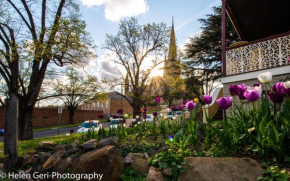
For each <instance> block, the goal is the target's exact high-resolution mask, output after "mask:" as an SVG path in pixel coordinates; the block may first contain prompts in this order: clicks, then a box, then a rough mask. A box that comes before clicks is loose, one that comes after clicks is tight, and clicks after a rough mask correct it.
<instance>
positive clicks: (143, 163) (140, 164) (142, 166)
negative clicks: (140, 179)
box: [130, 158, 149, 175]
mask: <svg viewBox="0 0 290 181" xmlns="http://www.w3.org/2000/svg"><path fill="white" fill-rule="evenodd" d="M130 168H132V169H133V170H136V171H138V172H140V173H141V174H142V175H145V174H146V173H148V170H149V166H148V160H146V159H141V158H137V159H136V160H135V161H134V162H133V163H132V164H131V165H130Z"/></svg>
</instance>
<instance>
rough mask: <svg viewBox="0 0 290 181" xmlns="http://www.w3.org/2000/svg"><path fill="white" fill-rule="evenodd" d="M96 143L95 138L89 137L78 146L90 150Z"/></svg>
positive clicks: (94, 147) (93, 148)
mask: <svg viewBox="0 0 290 181" xmlns="http://www.w3.org/2000/svg"><path fill="white" fill-rule="evenodd" d="M96 143H97V141H96V140H95V139H91V140H89V141H87V142H85V143H83V144H81V145H80V148H81V149H82V150H85V151H86V152H88V151H92V150H95V149H96Z"/></svg>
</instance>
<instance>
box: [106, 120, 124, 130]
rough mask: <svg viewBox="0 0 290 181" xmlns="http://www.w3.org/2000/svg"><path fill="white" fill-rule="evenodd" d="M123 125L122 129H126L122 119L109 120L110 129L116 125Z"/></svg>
mask: <svg viewBox="0 0 290 181" xmlns="http://www.w3.org/2000/svg"><path fill="white" fill-rule="evenodd" d="M121 124H123V126H124V127H126V123H125V121H124V119H123V118H115V119H111V121H110V124H109V125H110V128H117V127H118V125H121Z"/></svg>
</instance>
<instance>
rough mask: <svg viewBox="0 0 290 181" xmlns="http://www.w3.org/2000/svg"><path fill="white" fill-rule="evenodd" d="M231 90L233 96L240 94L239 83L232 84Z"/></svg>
mask: <svg viewBox="0 0 290 181" xmlns="http://www.w3.org/2000/svg"><path fill="white" fill-rule="evenodd" d="M229 92H230V94H231V96H236V95H239V87H238V85H230V87H229Z"/></svg>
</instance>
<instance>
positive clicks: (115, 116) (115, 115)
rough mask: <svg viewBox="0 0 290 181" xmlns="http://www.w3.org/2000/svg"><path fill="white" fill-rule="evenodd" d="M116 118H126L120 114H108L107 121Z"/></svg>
mask: <svg viewBox="0 0 290 181" xmlns="http://www.w3.org/2000/svg"><path fill="white" fill-rule="evenodd" d="M116 118H123V121H126V119H125V118H124V115H122V114H109V115H108V118H107V121H108V122H111V120H112V119H116Z"/></svg>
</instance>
